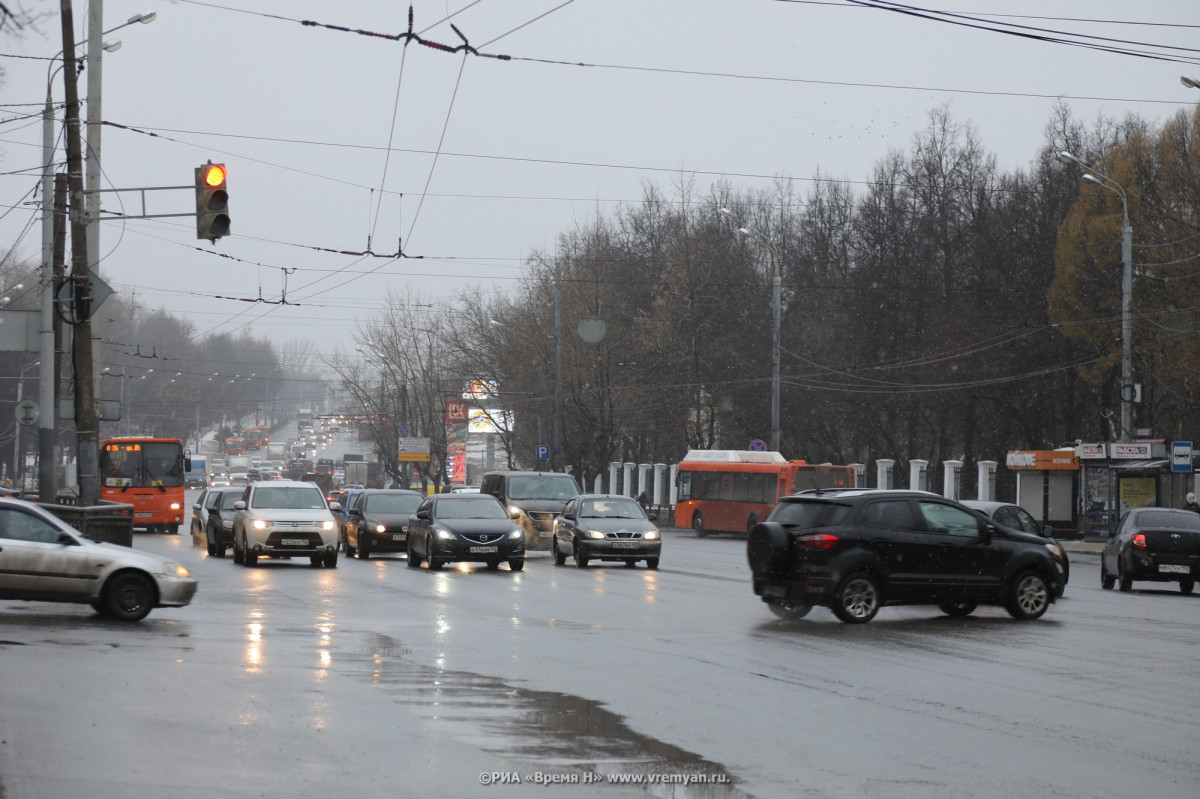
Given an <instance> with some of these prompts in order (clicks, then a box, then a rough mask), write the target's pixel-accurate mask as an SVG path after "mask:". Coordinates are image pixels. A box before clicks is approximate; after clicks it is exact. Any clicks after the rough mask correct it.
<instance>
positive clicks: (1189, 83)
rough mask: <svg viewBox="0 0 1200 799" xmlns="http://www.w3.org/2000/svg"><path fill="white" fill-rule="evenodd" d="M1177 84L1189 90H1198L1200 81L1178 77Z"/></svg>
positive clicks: (1183, 76)
mask: <svg viewBox="0 0 1200 799" xmlns="http://www.w3.org/2000/svg"><path fill="white" fill-rule="evenodd" d="M1179 82H1180V83H1182V84H1183V85H1184V86H1187V87H1188V88H1189V89H1200V80H1196V79H1195V78H1189V77H1188V76H1187V75H1180V76H1179Z"/></svg>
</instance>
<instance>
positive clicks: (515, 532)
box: [508, 527, 525, 539]
mask: <svg viewBox="0 0 1200 799" xmlns="http://www.w3.org/2000/svg"><path fill="white" fill-rule="evenodd" d="M523 535H525V531H524V530H522V529H521V528H519V527H518V528H517V529H516V530H513V531H512V532H511V533H509V534H508V537H509V538H513V539H516V538H520V537H521V536H523Z"/></svg>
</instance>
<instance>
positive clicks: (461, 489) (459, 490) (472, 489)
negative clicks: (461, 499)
mask: <svg viewBox="0 0 1200 799" xmlns="http://www.w3.org/2000/svg"><path fill="white" fill-rule="evenodd" d="M450 493H451V494H478V493H479V486H454V487H453V488H451V489H450Z"/></svg>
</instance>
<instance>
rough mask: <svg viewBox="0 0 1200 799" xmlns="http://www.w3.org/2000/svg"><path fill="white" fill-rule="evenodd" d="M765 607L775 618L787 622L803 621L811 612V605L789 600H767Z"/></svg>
mask: <svg viewBox="0 0 1200 799" xmlns="http://www.w3.org/2000/svg"><path fill="white" fill-rule="evenodd" d="M767 607H769V608H770V609H771V612H772V613H774V614H775V615H776V616H778V617H779V618H781V619H785V620H787V621H794V620H796V619H803V618H804V617H805V616H807V615H808V612H809V611H810V610H812V605H805V604H804V603H803V602H796V601H795V600H791V599H768V600H767Z"/></svg>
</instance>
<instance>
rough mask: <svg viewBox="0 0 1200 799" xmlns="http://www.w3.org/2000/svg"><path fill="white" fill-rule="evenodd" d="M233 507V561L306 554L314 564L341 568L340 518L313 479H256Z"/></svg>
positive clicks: (250, 562) (243, 562) (249, 563)
mask: <svg viewBox="0 0 1200 799" xmlns="http://www.w3.org/2000/svg"><path fill="white" fill-rule="evenodd" d="M334 504H335V506H336V503H334ZM233 508H234V511H235V514H234V518H233V562H234V563H241V564H244V565H246V566H254V565H255V564H257V563H258V559H259V558H291V557H301V556H308V558H309V561H310V562H311V563H312V565H313V566H324V567H325V568H327V569H332V568H335V567H337V543H338V532H337V521H336V520H335V519H334V518H333V514H332V513H331V512H330V511H331V510H332V509H336V508H332V509H331V508H330V506H329V505H327V504H326V503H325V495H324V494H322V493H321V489H319V488H317V486H316V485H315V484H314V483H305V482H299V481H292V480H272V481H270V482H263V483H252V484H251V485H250V487H249V488H248V489H247V490H246V495H245V499H239V500H238V501H237V502H235V503H234V505H233Z"/></svg>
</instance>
